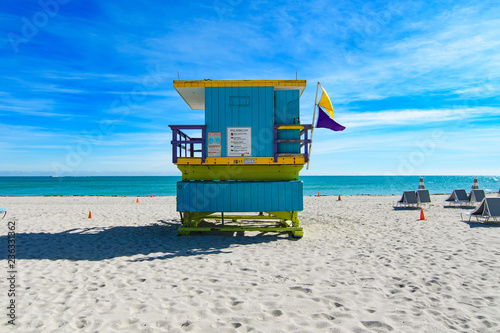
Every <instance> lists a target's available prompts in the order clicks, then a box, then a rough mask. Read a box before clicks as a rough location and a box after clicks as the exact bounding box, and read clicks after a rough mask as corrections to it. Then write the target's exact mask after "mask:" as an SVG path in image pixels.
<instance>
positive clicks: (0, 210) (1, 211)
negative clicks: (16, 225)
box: [0, 208, 7, 220]
mask: <svg viewBox="0 0 500 333" xmlns="http://www.w3.org/2000/svg"><path fill="white" fill-rule="evenodd" d="M2 213H3V216H2V220H3V218H4V217H5V215H7V209H5V208H0V214H2Z"/></svg>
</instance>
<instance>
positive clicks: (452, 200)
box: [444, 189, 470, 207]
mask: <svg viewBox="0 0 500 333" xmlns="http://www.w3.org/2000/svg"><path fill="white" fill-rule="evenodd" d="M469 205H470V201H469V197H468V196H467V192H465V190H464V189H459V190H453V192H451V195H450V197H449V198H448V199H446V200H445V201H444V206H445V207H464V206H469Z"/></svg>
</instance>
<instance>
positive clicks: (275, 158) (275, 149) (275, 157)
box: [274, 126, 278, 163]
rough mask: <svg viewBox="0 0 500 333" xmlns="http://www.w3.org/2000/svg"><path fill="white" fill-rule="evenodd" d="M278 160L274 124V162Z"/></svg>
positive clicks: (276, 134) (275, 127)
mask: <svg viewBox="0 0 500 333" xmlns="http://www.w3.org/2000/svg"><path fill="white" fill-rule="evenodd" d="M277 162H278V127H277V126H274V163H277Z"/></svg>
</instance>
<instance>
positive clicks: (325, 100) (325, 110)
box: [316, 86, 345, 131]
mask: <svg viewBox="0 0 500 333" xmlns="http://www.w3.org/2000/svg"><path fill="white" fill-rule="evenodd" d="M321 90H322V92H323V94H322V96H321V99H320V101H319V103H318V122H317V123H316V127H320V128H328V129H331V130H332V131H343V130H345V126H342V125H340V124H339V123H337V122H336V121H335V120H333V106H332V102H331V101H330V98H329V97H328V94H327V93H326V91H325V89H324V88H323V86H321Z"/></svg>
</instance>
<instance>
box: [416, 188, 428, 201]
mask: <svg viewBox="0 0 500 333" xmlns="http://www.w3.org/2000/svg"><path fill="white" fill-rule="evenodd" d="M417 199H418V202H420V203H430V202H431V196H430V194H429V190H417Z"/></svg>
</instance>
